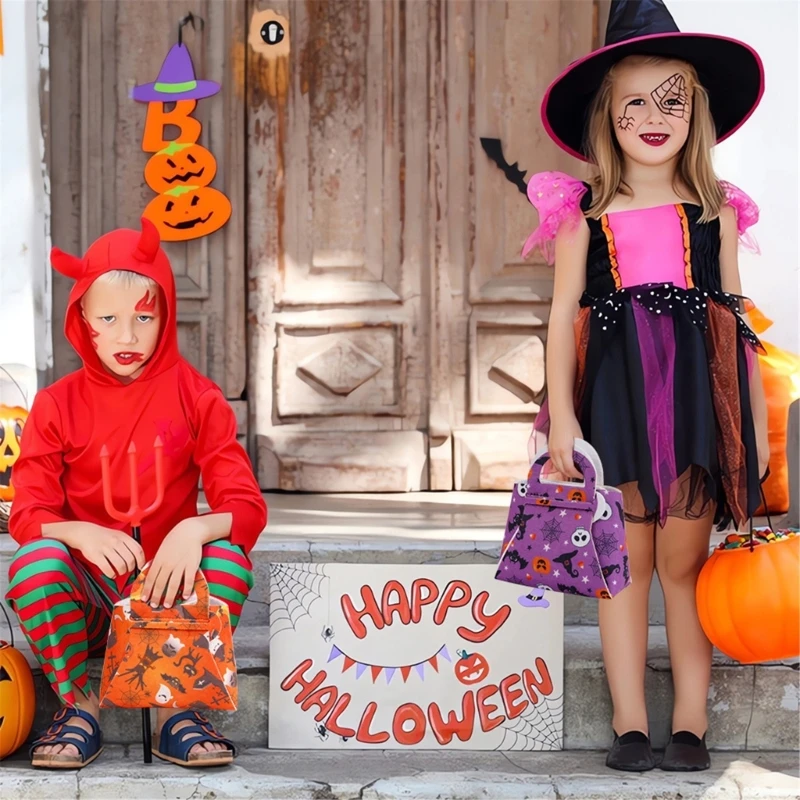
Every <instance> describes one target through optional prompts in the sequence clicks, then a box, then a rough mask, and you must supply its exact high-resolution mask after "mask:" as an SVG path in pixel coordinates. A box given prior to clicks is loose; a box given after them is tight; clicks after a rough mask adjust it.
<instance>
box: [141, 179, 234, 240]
mask: <svg viewBox="0 0 800 800" xmlns="http://www.w3.org/2000/svg"><path fill="white" fill-rule="evenodd" d="M143 216H145V217H147V219H149V220H150V221H151V222H152V223H153V224H154V225H155V226H156V228H158V233H159V236H161V239H162V241H165V242H183V241H186V240H187V239H197V238H199V237H200V236H207V235H208V234H210V233H214V231H217V230H219V229H220V228H221V227H222V226H223V225H224V224H225V223H226V222H227V221H228V220H229V219H230V216H231V202H230V200H228V198H227V197H225V195H224V194H222V192H219V191H217V190H216V189H213V188H212V187H211V186H176V187H175V188H174V189H170V190H169V191H168V192H165V193H164V194H160V195H158V196H157V197H154V198H153V199H152V200H151V201H150V202H149V203H148V204H147V208H145V210H144V215H143Z"/></svg>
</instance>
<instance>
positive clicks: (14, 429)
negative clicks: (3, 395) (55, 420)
mask: <svg viewBox="0 0 800 800" xmlns="http://www.w3.org/2000/svg"><path fill="white" fill-rule="evenodd" d="M27 419H28V412H27V411H26V410H25V409H24V408H20V407H19V406H3V405H0V500H4V501H5V502H7V503H10V502H11V501H12V500H13V499H14V487H13V486H11V472H12V470H13V468H14V464H15V463H16V461H17V459H18V458H19V440H20V437H21V436H22V429H23V428H24V427H25V420H27Z"/></svg>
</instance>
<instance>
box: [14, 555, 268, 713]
mask: <svg viewBox="0 0 800 800" xmlns="http://www.w3.org/2000/svg"><path fill="white" fill-rule="evenodd" d="M200 569H202V570H203V574H204V575H205V576H206V580H207V581H208V588H209V591H210V593H211V594H212V595H214V596H215V597H218V598H220V599H221V600H224V601H225V602H226V603H227V604H228V608H229V609H230V614H231V625H232V626H233V627H234V628H235V627H236V625H237V623H238V622H239V615H240V614H241V613H242V605H243V604H244V601H245V600H246V599H247V595H248V594H249V592H250V590H251V589H252V588H253V572H252V566H251V564H250V560H249V559H248V558H247V556H246V555H245V554H244V552H243V551H242V549H241V548H240V547H238V546H237V545H234V544H231V543H230V542H229V541H227V540H224V539H221V540H219V541H217V542H210V543H209V544H207V545H205V546H204V547H203V558H202V561H201V562H200ZM8 577H9V588H8V592H7V593H6V600H8V603H9V605H10V606H11V608H12V609H13V610H14V612H15V613H16V614H17V616H18V617H19V624H20V628H21V629H22V632H23V633H24V634H25V638H27V640H28V642H30V646H31V650H32V651H33V654H34V655H35V656H36V658H37V660H38V661H39V663H40V664H41V665H42V670H43V671H44V674H45V675H46V676H47V679H48V680H49V681H50V683H51V684H52V686H53V689H54V690H55V692H56V694H57V695H58V696H59V697H60V698H61V699H62V700H63V701H64V702H65V703H66V704H67V705H74V704H75V701H76V697H75V692H74V689H75V688H76V687H77V688H78V689H80V690H81V691H82V692H84V694H88V693H89V691H90V689H91V686H90V683H89V673H88V672H87V669H86V662H87V659H88V658H89V657H91V656H99V655H102V653H103V651H104V650H105V645H106V639H107V638H108V628H109V622H110V620H111V608H112V606H113V605H114V603H116V602H117V600H120V599H122V597H127V596H128V595H129V594H130V591H131V586H132V584H133V575H131V577H130V579H129V580H128V582H127V584H126V585H125V587H124V589H123V590H122V594H121V595H120V593H119V590H118V589H117V587H116V586H115V584H114V582H113V581H112V580H111V579H110V578H105V577H104V576H103V577H102V584H100V582H99V581H97V580H96V579H95V578H94V577H93V576H91V575H90V574H89V571H88V570H87V569H86V567H85V566H84V565H83V564H82V563H81V562H80V561H78V560H77V559H75V558H74V557H73V555H72V553H71V552H70V550H69V548H68V547H67V546H66V545H65V544H62V543H61V542H58V541H56V540H55V539H36V540H35V541H32V542H28V544H25V545H23V546H22V547H20V549H19V550H17V552H16V555H15V556H14V560H13V561H12V562H11V568H10V569H9V574H8Z"/></svg>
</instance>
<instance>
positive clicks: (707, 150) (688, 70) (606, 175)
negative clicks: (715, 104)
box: [586, 56, 724, 222]
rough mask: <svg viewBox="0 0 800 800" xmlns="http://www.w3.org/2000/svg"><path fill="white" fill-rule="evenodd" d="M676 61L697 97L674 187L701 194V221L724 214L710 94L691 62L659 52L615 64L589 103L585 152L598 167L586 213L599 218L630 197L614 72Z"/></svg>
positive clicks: (691, 91) (628, 58)
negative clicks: (620, 197) (616, 123)
mask: <svg viewBox="0 0 800 800" xmlns="http://www.w3.org/2000/svg"><path fill="white" fill-rule="evenodd" d="M668 62H675V63H678V64H680V65H681V71H682V72H683V73H684V75H685V77H686V84H687V86H686V88H687V90H688V91H689V92H690V94H691V98H692V117H691V122H690V125H689V137H688V138H687V140H686V144H685V145H684V146H683V149H682V150H681V152H680V154H679V156H678V166H677V169H676V170H675V190H676V192H677V191H679V189H680V186H681V185H683V186H685V187H686V188H687V189H689V190H691V191H692V192H694V193H695V194H696V195H697V198H698V200H699V201H700V205H701V206H702V208H703V213H702V214H701V216H700V221H701V222H708V221H710V220H712V219H716V218H717V217H718V216H719V212H720V208H721V207H722V204H723V201H724V193H723V191H722V188H721V187H720V185H719V179H718V178H717V176H716V174H715V173H714V167H713V165H712V163H711V148H712V147H713V146H714V144H716V141H717V136H716V130H715V128H714V119H713V117H712V116H711V109H710V108H709V103H708V93H707V92H706V90H705V89H704V88H703V86H702V84H701V83H700V81H699V79H698V77H697V71H696V70H695V68H694V67H693V66H692V65H691V64H689V63H688V62H686V61H681V60H680V59H677V58H664V57H660V56H628V57H627V58H624V59H622V61H619V62H618V63H617V64H615V65H614V66H612V67H611V69H609V71H608V72H607V73H606V76H605V78H604V79H603V83H602V84H601V85H600V88H599V89H598V91H597V94H596V95H595V97H594V99H593V100H592V104H591V106H590V107H589V123H588V125H587V126H586V152H587V154H588V156H589V160H590V161H591V162H592V163H593V164H594V165H595V166H596V168H597V175H596V176H595V178H594V179H593V180H592V181H591V183H592V186H593V189H594V191H593V193H592V204H591V206H589V210H588V211H587V212H586V213H587V216H589V217H593V218H595V219H596V218H597V217H599V216H601V214H602V213H603V211H604V210H605V209H606V208H607V207H608V206H609V204H610V203H611V201H612V200H613V199H614V197H616V195H617V194H618V193H619V194H627V195H630V194H631V191H630V188H629V187H628V186H627V185H626V184H625V182H624V181H623V180H622V165H623V157H622V150H621V149H620V146H619V144H618V142H617V137H616V135H615V134H614V129H613V127H612V115H611V89H612V86H613V84H614V74H615V72H616V70H617V68H618V67H619V66H620V64H632V63H633V64H647V65H650V64H664V63H668Z"/></svg>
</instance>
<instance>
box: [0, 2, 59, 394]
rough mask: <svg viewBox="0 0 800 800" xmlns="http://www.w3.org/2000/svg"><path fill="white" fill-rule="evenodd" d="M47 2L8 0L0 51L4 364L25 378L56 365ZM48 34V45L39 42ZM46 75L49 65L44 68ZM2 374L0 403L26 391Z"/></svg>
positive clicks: (31, 384) (31, 385)
mask: <svg viewBox="0 0 800 800" xmlns="http://www.w3.org/2000/svg"><path fill="white" fill-rule="evenodd" d="M45 14H46V3H42V2H35V1H33V0H3V4H2V15H3V39H4V53H3V55H2V56H0V198H2V201H1V202H0V207H1V208H2V214H0V320H2V335H0V364H1V365H3V366H4V367H6V369H9V370H10V371H11V372H12V373H13V375H14V377H15V378H16V379H17V380H18V381H20V382H21V383H22V384H23V389H24V390H25V392H26V394H27V395H28V400H29V401H30V400H32V399H33V394H34V393H35V391H36V382H37V381H36V374H37V370H38V371H39V372H42V373H43V372H44V371H45V370H47V368H48V367H49V366H51V365H52V337H51V334H50V325H49V319H50V285H49V284H50V281H49V276H50V270H49V267H48V266H47V252H48V250H49V247H50V241H49V217H50V208H49V198H48V196H47V192H46V180H47V178H46V174H45V170H44V168H43V154H44V144H43V138H42V131H41V121H40V116H39V86H40V79H41V70H42V68H44V70H45V71H46V69H47V50H46V42H47V23H46V22H45ZM40 37H41V41H44V42H45V47H40V44H39V42H40ZM45 75H46V72H45ZM8 384H9V381H8V380H7V377H6V376H5V375H3V376H0V402H4V403H14V404H18V403H19V402H20V399H21V398H20V396H19V393H18V391H17V390H16V389H14V388H12V387H11V386H9V385H8Z"/></svg>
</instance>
